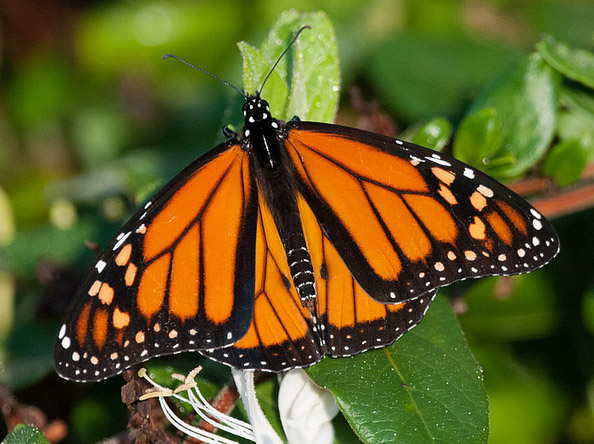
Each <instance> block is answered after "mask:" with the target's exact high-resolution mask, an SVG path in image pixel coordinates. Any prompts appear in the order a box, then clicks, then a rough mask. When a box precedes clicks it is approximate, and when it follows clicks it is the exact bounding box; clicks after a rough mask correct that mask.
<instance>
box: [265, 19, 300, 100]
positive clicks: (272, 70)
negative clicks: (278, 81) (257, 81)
mask: <svg viewBox="0 0 594 444" xmlns="http://www.w3.org/2000/svg"><path fill="white" fill-rule="evenodd" d="M306 29H311V26H308V25H303V26H302V27H301V28H299V31H297V33H296V34H295V37H293V40H291V43H289V44H288V45H287V47H286V49H285V50H284V51H283V53H282V54H281V55H280V56H279V58H278V59H277V60H276V62H275V63H274V65H272V68H271V69H270V71H269V72H268V75H267V76H266V78H265V79H264V81H263V82H262V86H261V87H260V89H259V91H258V96H259V95H260V93H261V92H262V90H263V89H264V85H266V81H267V80H268V77H270V75H271V74H272V73H273V72H274V68H276V65H278V62H280V61H281V59H282V58H283V57H284V56H285V54H286V53H287V51H289V49H291V46H293V44H294V43H295V41H296V40H297V37H299V34H301V33H302V32H303V31H305V30H306Z"/></svg>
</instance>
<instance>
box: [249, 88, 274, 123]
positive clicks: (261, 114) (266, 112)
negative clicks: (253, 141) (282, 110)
mask: <svg viewBox="0 0 594 444" xmlns="http://www.w3.org/2000/svg"><path fill="white" fill-rule="evenodd" d="M243 116H244V117H245V124H246V125H247V126H250V125H253V124H255V123H256V124H257V123H261V122H266V121H270V120H272V117H271V116H270V107H269V106H268V102H267V101H266V100H264V99H261V98H260V96H259V95H256V96H249V97H248V98H247V100H246V102H245V105H243Z"/></svg>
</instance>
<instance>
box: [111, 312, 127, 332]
mask: <svg viewBox="0 0 594 444" xmlns="http://www.w3.org/2000/svg"><path fill="white" fill-rule="evenodd" d="M111 319H112V322H113V326H114V327H115V328H117V329H121V328H125V327H127V326H128V325H130V314H129V313H126V312H125V311H121V310H120V309H119V308H118V307H116V308H115V310H114V311H113V314H112V315H111Z"/></svg>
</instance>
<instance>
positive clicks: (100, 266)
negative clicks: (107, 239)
mask: <svg viewBox="0 0 594 444" xmlns="http://www.w3.org/2000/svg"><path fill="white" fill-rule="evenodd" d="M106 265H107V263H106V262H105V261H103V260H100V261H97V263H96V264H95V268H96V269H97V272H98V273H101V272H102V271H103V269H104V268H105V266H106Z"/></svg>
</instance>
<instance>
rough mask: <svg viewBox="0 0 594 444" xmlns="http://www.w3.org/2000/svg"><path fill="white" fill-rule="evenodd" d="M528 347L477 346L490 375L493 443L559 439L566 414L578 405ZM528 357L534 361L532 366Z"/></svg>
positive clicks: (491, 437) (538, 441) (487, 382)
mask: <svg viewBox="0 0 594 444" xmlns="http://www.w3.org/2000/svg"><path fill="white" fill-rule="evenodd" d="M529 344H534V343H529ZM544 344H550V343H544ZM528 348H531V349H533V348H534V346H532V347H528ZM528 348H526V349H518V348H515V349H514V348H512V347H509V346H505V345H495V346H493V345H490V346H484V345H483V346H478V345H477V346H473V350H475V352H476V356H477V359H478V360H479V361H480V362H481V364H482V365H483V368H484V372H485V375H488V376H487V377H486V378H485V385H486V386H487V392H488V393H489V416H490V424H491V427H490V436H489V442H490V443H493V444H496V443H553V442H559V441H560V438H559V437H560V436H563V434H564V431H563V430H564V427H565V421H566V419H565V418H567V416H568V415H569V414H570V412H571V411H573V410H574V409H575V401H573V395H571V394H570V393H568V391H569V390H568V389H567V388H566V387H564V386H563V385H562V384H559V383H558V380H554V379H553V378H552V377H551V372H550V370H549V369H547V368H546V367H543V366H542V363H541V362H539V361H538V360H537V359H534V356H536V355H533V354H532V353H531V351H533V350H531V351H528ZM518 350H524V351H525V352H518ZM547 351H550V350H547ZM527 355H528V356H529V357H528V359H526V357H527ZM525 361H528V362H531V363H532V368H531V367H530V366H529V365H527V363H526V362H525ZM570 442H579V441H570Z"/></svg>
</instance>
